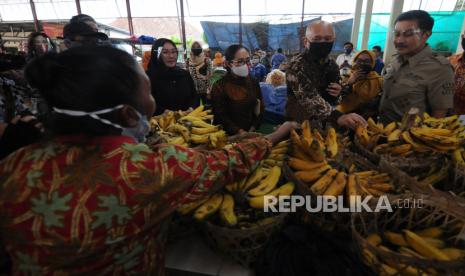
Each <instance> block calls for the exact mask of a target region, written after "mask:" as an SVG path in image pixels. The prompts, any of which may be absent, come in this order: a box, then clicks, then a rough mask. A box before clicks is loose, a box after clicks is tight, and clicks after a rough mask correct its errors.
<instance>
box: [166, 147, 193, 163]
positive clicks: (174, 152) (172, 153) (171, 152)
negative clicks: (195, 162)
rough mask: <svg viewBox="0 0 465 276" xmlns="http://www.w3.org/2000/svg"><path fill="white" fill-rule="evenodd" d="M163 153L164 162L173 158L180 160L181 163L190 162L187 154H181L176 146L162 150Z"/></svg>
mask: <svg viewBox="0 0 465 276" xmlns="http://www.w3.org/2000/svg"><path fill="white" fill-rule="evenodd" d="M161 152H162V153H163V161H164V162H166V161H168V160H169V159H170V158H171V157H174V159H176V160H178V161H179V162H186V161H187V160H189V159H188V158H187V152H181V151H178V150H176V147H175V146H174V145H169V146H166V147H164V148H162V149H161Z"/></svg>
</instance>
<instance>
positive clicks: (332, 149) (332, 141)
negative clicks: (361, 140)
mask: <svg viewBox="0 0 465 276" xmlns="http://www.w3.org/2000/svg"><path fill="white" fill-rule="evenodd" d="M327 132H328V133H327V134H326V149H327V152H328V153H329V157H331V158H332V157H335V156H336V155H337V151H338V145H337V135H336V130H335V129H334V128H332V127H330V128H328V131H327Z"/></svg>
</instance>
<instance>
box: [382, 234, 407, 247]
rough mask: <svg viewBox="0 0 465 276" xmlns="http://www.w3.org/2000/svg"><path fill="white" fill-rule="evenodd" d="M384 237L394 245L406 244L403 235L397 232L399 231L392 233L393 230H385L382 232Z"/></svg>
mask: <svg viewBox="0 0 465 276" xmlns="http://www.w3.org/2000/svg"><path fill="white" fill-rule="evenodd" d="M384 238H385V239H386V240H387V241H388V242H390V243H392V244H394V245H397V246H408V243H407V241H406V240H405V238H404V236H403V235H402V234H399V233H394V232H391V231H386V232H384Z"/></svg>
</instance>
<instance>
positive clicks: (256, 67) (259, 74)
mask: <svg viewBox="0 0 465 276" xmlns="http://www.w3.org/2000/svg"><path fill="white" fill-rule="evenodd" d="M251 62H252V67H251V68H250V75H251V76H252V77H254V78H255V79H256V80H257V81H258V82H262V81H263V80H264V79H265V77H266V67H265V65H263V64H261V63H260V56H259V55H257V54H254V55H253V56H252V60H251Z"/></svg>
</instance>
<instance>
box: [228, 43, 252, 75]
mask: <svg viewBox="0 0 465 276" xmlns="http://www.w3.org/2000/svg"><path fill="white" fill-rule="evenodd" d="M240 49H245V50H247V52H248V51H249V49H247V48H246V47H245V46H242V45H240V44H232V45H229V47H228V48H226V51H224V59H225V60H226V61H228V62H231V61H233V60H234V56H235V55H236V53H237V52H238V51H239V50H240ZM226 70H228V71H229V70H231V69H230V68H229V67H226Z"/></svg>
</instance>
